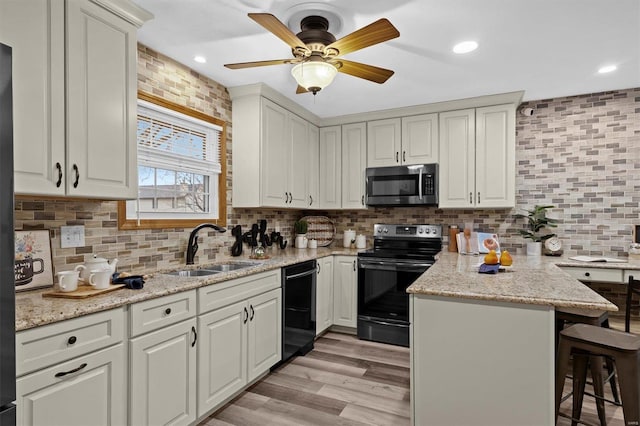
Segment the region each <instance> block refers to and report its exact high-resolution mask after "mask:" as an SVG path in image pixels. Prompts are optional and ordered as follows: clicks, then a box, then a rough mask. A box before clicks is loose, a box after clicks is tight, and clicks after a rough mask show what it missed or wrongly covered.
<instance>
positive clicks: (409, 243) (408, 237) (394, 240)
mask: <svg viewBox="0 0 640 426" xmlns="http://www.w3.org/2000/svg"><path fill="white" fill-rule="evenodd" d="M441 250H442V226H441V225H401V224H399V225H384V224H376V225H374V238H373V249H371V250H367V251H364V252H360V253H358V256H359V257H377V258H385V259H402V260H412V259H413V260H416V261H424V260H431V261H432V260H434V258H435V255H436V254H437V253H439V252H440V251H441Z"/></svg>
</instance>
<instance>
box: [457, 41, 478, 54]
mask: <svg viewBox="0 0 640 426" xmlns="http://www.w3.org/2000/svg"><path fill="white" fill-rule="evenodd" d="M477 48H478V43H476V42H475V41H471V40H469V41H463V42H461V43H458V44H456V45H455V46H453V51H454V53H469V52H473V51H474V50H476V49H477Z"/></svg>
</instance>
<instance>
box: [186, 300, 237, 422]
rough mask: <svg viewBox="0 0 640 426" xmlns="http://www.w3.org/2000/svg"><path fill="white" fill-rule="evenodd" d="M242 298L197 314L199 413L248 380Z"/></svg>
mask: <svg viewBox="0 0 640 426" xmlns="http://www.w3.org/2000/svg"><path fill="white" fill-rule="evenodd" d="M248 321H249V311H248V308H247V303H246V302H245V301H242V302H238V303H234V304H233V305H229V306H226V307H224V308H220V309H216V310H215V311H212V312H209V313H208V314H205V315H200V316H199V317H198V339H199V342H198V417H200V416H203V415H204V414H206V413H207V412H208V411H210V410H212V409H213V408H214V407H217V406H218V405H220V404H221V403H223V402H224V401H225V400H226V399H227V398H229V397H230V396H231V395H233V394H235V393H236V392H238V391H239V390H240V389H242V388H243V387H244V386H245V385H246V383H247V326H246V323H247V322H248Z"/></svg>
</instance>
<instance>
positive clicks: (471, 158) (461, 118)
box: [439, 109, 476, 208]
mask: <svg viewBox="0 0 640 426" xmlns="http://www.w3.org/2000/svg"><path fill="white" fill-rule="evenodd" d="M439 121H440V125H439V127H440V138H439V144H440V172H439V174H440V186H439V188H440V193H439V207H441V208H446V207H473V206H475V200H474V198H475V197H474V192H475V175H476V170H475V127H476V126H475V110H474V109H465V110H460V111H448V112H443V113H440V120H439Z"/></svg>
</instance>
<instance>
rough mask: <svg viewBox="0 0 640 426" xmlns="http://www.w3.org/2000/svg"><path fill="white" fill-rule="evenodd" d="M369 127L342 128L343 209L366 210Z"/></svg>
mask: <svg viewBox="0 0 640 426" xmlns="http://www.w3.org/2000/svg"><path fill="white" fill-rule="evenodd" d="M366 163H367V126H366V125H365V123H354V124H345V125H344V126H342V208H343V209H365V208H366V207H367V206H366V205H365V204H364V191H365V176H364V175H365V169H366V168H367V164H366Z"/></svg>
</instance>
